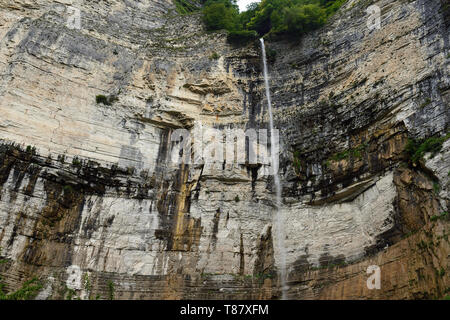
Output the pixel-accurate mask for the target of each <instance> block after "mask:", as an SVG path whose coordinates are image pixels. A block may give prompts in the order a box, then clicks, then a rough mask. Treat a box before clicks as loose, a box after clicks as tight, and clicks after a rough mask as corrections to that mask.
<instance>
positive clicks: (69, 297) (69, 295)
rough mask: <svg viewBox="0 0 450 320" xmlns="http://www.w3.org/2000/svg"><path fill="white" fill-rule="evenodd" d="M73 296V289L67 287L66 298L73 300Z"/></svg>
mask: <svg viewBox="0 0 450 320" xmlns="http://www.w3.org/2000/svg"><path fill="white" fill-rule="evenodd" d="M74 296H75V290H73V289H69V288H67V296H66V300H73V297H74Z"/></svg>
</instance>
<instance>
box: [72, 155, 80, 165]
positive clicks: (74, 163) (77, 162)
mask: <svg viewBox="0 0 450 320" xmlns="http://www.w3.org/2000/svg"><path fill="white" fill-rule="evenodd" d="M72 165H73V166H74V167H80V166H81V161H80V159H78V157H74V158H73V159H72Z"/></svg>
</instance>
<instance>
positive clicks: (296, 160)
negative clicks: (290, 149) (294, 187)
mask: <svg viewBox="0 0 450 320" xmlns="http://www.w3.org/2000/svg"><path fill="white" fill-rule="evenodd" d="M292 164H293V165H294V170H295V173H296V174H300V171H301V169H302V164H301V161H300V151H298V150H295V151H294V159H293V160H292Z"/></svg>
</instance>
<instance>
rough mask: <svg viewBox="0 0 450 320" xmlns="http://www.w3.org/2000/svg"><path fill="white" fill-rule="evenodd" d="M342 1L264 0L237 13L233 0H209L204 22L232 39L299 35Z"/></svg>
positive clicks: (316, 25)
mask: <svg viewBox="0 0 450 320" xmlns="http://www.w3.org/2000/svg"><path fill="white" fill-rule="evenodd" d="M344 2H345V0H263V1H261V2H260V3H252V4H250V5H249V6H248V7H247V11H245V12H242V13H239V10H238V7H237V5H236V2H235V0H208V1H207V2H206V3H205V5H204V8H203V21H204V22H205V24H206V28H207V29H208V30H221V29H225V30H227V31H229V39H230V40H231V41H232V42H245V41H251V40H253V39H255V38H256V36H257V35H259V36H263V35H265V34H269V33H271V34H288V35H291V36H301V35H303V34H304V33H306V32H308V31H311V30H314V29H317V28H319V27H321V26H322V25H324V24H325V23H326V22H327V19H328V18H329V17H330V16H332V15H333V14H334V13H335V12H336V11H337V10H338V9H339V8H340V7H341V5H342V4H343V3H344Z"/></svg>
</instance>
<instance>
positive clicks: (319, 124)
mask: <svg viewBox="0 0 450 320" xmlns="http://www.w3.org/2000/svg"><path fill="white" fill-rule="evenodd" d="M371 4H376V5H378V6H379V7H380V8H381V9H382V17H381V19H382V25H381V29H379V30H378V29H375V30H369V29H368V28H367V27H366V21H367V15H366V13H365V10H366V8H367V7H368V6H369V5H371ZM68 6H73V7H75V8H78V9H80V12H81V28H80V29H76V28H75V29H74V28H69V27H68V26H67V19H68V14H69V13H68V10H67V8H68ZM174 8H175V6H174V4H173V3H172V2H171V1H169V0H160V1H157V0H145V1H122V0H105V1H100V2H95V1H94V2H91V1H82V0H79V1H76V0H73V1H69V0H64V1H63V0H61V1H46V0H36V1H33V0H20V1H17V0H14V1H2V2H0V74H1V84H0V139H1V146H0V247H1V248H2V251H1V257H2V259H5V260H6V263H3V264H1V265H0V271H1V275H2V278H3V281H4V283H5V284H6V289H7V290H10V291H13V290H15V289H18V288H20V286H21V285H22V284H23V283H24V281H26V280H27V279H29V278H31V277H38V278H39V279H40V280H41V281H42V283H43V284H44V288H43V289H42V291H41V292H40V293H39V295H38V298H39V299H62V298H67V297H68V295H70V296H73V297H75V296H78V297H81V298H84V299H87V298H96V297H100V298H107V297H110V296H111V295H112V296H113V297H114V298H117V299H127V298H129V299H194V298H195V299H217V298H222V299H246V298H254V299H277V298H279V297H280V288H279V281H278V275H277V271H278V267H279V266H278V263H277V261H279V260H278V259H277V254H278V252H277V248H276V245H274V244H275V243H276V241H275V240H276V237H277V235H276V233H275V232H274V230H275V228H274V227H273V223H274V222H273V221H274V220H273V216H274V201H275V200H274V197H275V195H274V190H273V185H272V184H273V182H272V179H271V177H270V175H267V174H265V172H267V166H266V165H261V164H260V165H256V166H255V165H254V166H251V165H246V164H232V165H230V164H226V165H224V164H222V163H216V164H212V165H211V164H206V165H202V164H197V163H193V164H184V165H178V164H175V163H173V162H172V161H170V160H171V159H172V157H173V156H174V154H176V153H178V152H179V149H178V148H177V145H176V144H175V143H174V142H172V139H171V137H172V134H173V133H174V130H176V129H179V128H184V129H187V130H189V131H193V130H194V128H195V126H196V125H197V124H198V123H202V124H203V125H206V126H210V127H214V128H218V129H222V130H226V129H233V128H239V129H242V130H245V129H249V128H254V129H267V122H268V115H267V105H266V102H265V100H264V83H263V79H262V72H261V71H262V70H261V57H260V51H259V47H258V44H257V43H250V44H248V45H245V46H240V47H237V46H233V45H230V44H229V43H228V42H227V39H226V38H227V37H226V34H225V33H224V32H215V33H211V32H206V31H205V30H204V27H203V25H202V23H201V19H200V15H199V14H191V15H179V14H177V13H176V11H175V10H174ZM449 26H450V23H449V7H448V3H446V2H445V1H441V0H426V1H425V0H416V1H392V0H381V1H377V2H373V1H358V0H356V1H355V0H353V1H348V2H347V3H346V4H345V5H344V6H343V7H342V8H341V9H340V11H339V12H338V13H337V14H336V15H335V16H334V17H333V18H332V20H331V21H330V22H329V23H328V24H327V25H326V26H325V27H323V28H322V29H320V30H317V31H315V32H312V33H310V34H308V35H307V36H305V37H303V38H301V39H299V40H296V41H293V40H292V39H282V38H279V39H269V40H266V44H267V46H268V47H269V48H270V50H272V52H276V58H275V59H274V61H272V63H271V65H270V74H271V81H270V83H271V86H272V95H273V100H274V101H273V105H274V109H275V110H274V117H275V126H276V127H277V128H279V130H280V143H281V151H280V160H281V168H280V171H281V180H282V183H283V206H282V211H283V213H284V215H285V218H286V226H285V233H286V239H285V241H284V242H285V245H286V248H287V262H288V270H287V271H288V285H289V291H288V296H289V298H292V299H310V298H311V299H317V298H320V299H330V298H332V299H380V298H385V299H386V298H390V299H414V298H426V299H428V298H442V297H443V296H445V295H446V294H447V293H448V292H449V288H450V282H449V272H450V270H449V252H450V250H449V242H448V232H449V231H448V229H449V223H448V221H449V220H448V214H445V213H446V212H447V211H448V206H449V193H448V192H449V189H448V184H449V173H450V172H449V171H450V141H449V140H446V141H444V142H443V143H442V148H441V149H440V151H439V152H438V153H437V154H431V153H426V154H425V157H424V159H422V160H421V161H420V162H418V163H416V162H414V163H413V162H411V160H410V158H409V155H408V153H407V152H405V147H406V146H407V144H408V139H426V138H429V137H433V136H434V137H438V136H445V135H446V134H447V132H448V129H449V128H448V124H449V114H450V112H449V99H450V90H449V88H450V78H449V63H450V55H449V54H450V52H449V40H450V39H449ZM100 95H102V96H105V97H106V98H105V99H106V103H98V101H96V97H98V96H100ZM370 265H378V266H379V267H380V271H381V289H379V290H369V289H368V287H367V286H366V280H367V278H368V275H367V273H366V270H367V267H368V266H370ZM87 284H88V285H87Z"/></svg>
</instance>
